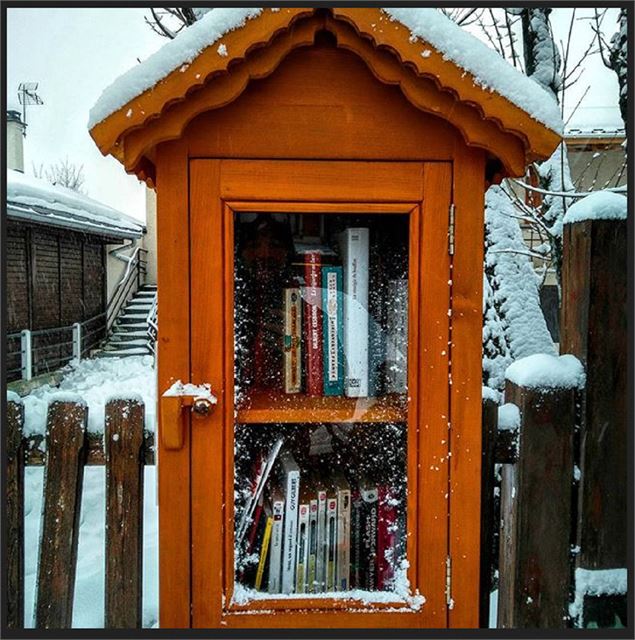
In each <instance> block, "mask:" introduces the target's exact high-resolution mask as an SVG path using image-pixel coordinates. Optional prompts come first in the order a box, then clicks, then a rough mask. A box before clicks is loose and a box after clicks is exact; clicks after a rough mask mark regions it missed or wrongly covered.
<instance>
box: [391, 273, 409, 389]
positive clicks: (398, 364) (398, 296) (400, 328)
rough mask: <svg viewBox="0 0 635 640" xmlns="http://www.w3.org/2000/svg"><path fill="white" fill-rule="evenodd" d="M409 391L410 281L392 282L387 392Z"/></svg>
mask: <svg viewBox="0 0 635 640" xmlns="http://www.w3.org/2000/svg"><path fill="white" fill-rule="evenodd" d="M407 389H408V280H404V279H400V280H390V281H389V282H388V296H387V309H386V391H387V393H406V391H407Z"/></svg>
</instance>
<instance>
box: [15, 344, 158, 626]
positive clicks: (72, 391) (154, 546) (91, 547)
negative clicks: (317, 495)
mask: <svg viewBox="0 0 635 640" xmlns="http://www.w3.org/2000/svg"><path fill="white" fill-rule="evenodd" d="M152 362H153V359H152V356H135V357H128V358H98V359H94V360H83V361H82V362H81V363H76V364H75V365H72V366H70V367H68V368H67V372H66V375H65V376H64V378H63V380H62V382H61V384H60V386H59V387H51V386H49V385H46V386H43V387H40V388H39V389H36V390H35V391H33V392H32V393H31V394H29V395H28V396H25V397H24V398H22V402H23V404H24V407H25V430H26V432H27V433H28V434H43V433H44V432H45V430H46V412H47V408H48V403H49V402H50V401H51V400H55V399H57V400H59V399H62V398H71V399H73V398H79V399H82V400H83V401H84V402H85V403H86V404H87V405H88V428H89V431H92V432H96V433H103V429H104V407H105V404H106V402H107V401H108V400H109V399H110V398H134V397H141V399H142V400H143V401H144V403H145V407H146V417H145V426H146V429H148V430H150V431H154V430H155V387H154V385H155V372H154V369H153V367H152ZM11 399H14V400H15V399H16V397H15V394H11ZM43 478H44V467H27V468H26V472H25V486H24V519H25V532H24V551H25V558H24V560H25V580H24V587H25V607H24V624H25V626H26V627H33V624H34V620H33V611H34V602H35V585H36V580H37V560H38V559H37V554H38V549H39V540H40V523H41V513H42V506H43V503H42V489H43V487H42V484H43ZM105 511H106V499H105V468H104V467H103V466H87V467H86V468H85V470H84V488H83V498H82V509H81V514H80V529H79V547H78V552H77V577H76V582H75V600H74V610H73V627H81V628H91V627H97V628H99V627H103V626H104V574H105V564H104V547H105ZM143 539H144V540H143V626H144V627H153V626H157V621H158V512H157V503H156V467H154V466H148V467H146V468H145V475H144V522H143Z"/></svg>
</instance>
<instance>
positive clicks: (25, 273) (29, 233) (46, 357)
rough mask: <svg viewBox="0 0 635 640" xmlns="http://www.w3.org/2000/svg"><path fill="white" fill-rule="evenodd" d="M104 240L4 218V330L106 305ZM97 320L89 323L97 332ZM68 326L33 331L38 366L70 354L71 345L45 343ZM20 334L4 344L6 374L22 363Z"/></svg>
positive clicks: (75, 318) (55, 323)
mask: <svg viewBox="0 0 635 640" xmlns="http://www.w3.org/2000/svg"><path fill="white" fill-rule="evenodd" d="M105 255H106V254H105V245H104V244H103V242H102V241H100V240H97V239H96V238H95V237H94V236H89V235H85V234H81V233H76V232H73V231H69V230H66V229H53V228H50V227H45V226H40V225H28V224H24V223H19V222H14V221H9V222H8V224H7V255H6V260H7V310H8V318H7V332H8V333H9V334H13V333H16V332H20V331H22V330H23V329H31V330H32V331H38V330H41V329H51V328H55V327H65V326H70V325H72V324H73V323H75V322H82V321H84V320H88V319H89V318H92V317H94V316H96V315H98V314H100V313H102V312H103V311H105V309H106V270H105ZM99 326H100V323H93V325H91V327H90V329H91V330H95V329H96V330H95V333H94V334H93V335H92V336H90V338H91V342H92V340H95V339H99V337H100V331H101V330H100V329H99ZM70 339H71V332H70V330H67V331H65V332H62V333H57V334H56V335H54V336H52V335H51V336H46V335H34V337H33V346H34V347H38V350H37V352H36V353H35V354H34V364H35V365H36V370H39V369H42V371H45V370H46V369H47V368H48V365H50V366H51V368H56V367H55V366H54V364H53V363H54V361H55V358H62V357H64V356H65V355H67V354H68V352H69V349H70V346H69V345H65V346H64V347H61V348H60V347H55V348H53V347H51V348H49V349H47V348H45V346H46V345H47V344H54V343H55V344H58V343H59V342H63V341H69V340H70ZM16 351H19V338H11V339H10V340H9V345H8V355H9V357H8V363H7V370H8V373H9V379H10V380H11V379H15V378H18V377H19V375H18V374H17V373H16V372H13V373H12V370H14V369H15V368H16V367H19V364H20V355H19V353H15V352H16Z"/></svg>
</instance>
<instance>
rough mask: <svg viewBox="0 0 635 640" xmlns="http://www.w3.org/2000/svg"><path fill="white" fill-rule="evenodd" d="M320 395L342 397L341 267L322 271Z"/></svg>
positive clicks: (326, 267)
mask: <svg viewBox="0 0 635 640" xmlns="http://www.w3.org/2000/svg"><path fill="white" fill-rule="evenodd" d="M322 313H323V323H322V324H323V330H324V340H323V342H324V358H323V367H324V395H325V396H341V395H343V393H344V349H343V345H342V342H343V317H344V309H343V301H342V267H332V266H324V267H322Z"/></svg>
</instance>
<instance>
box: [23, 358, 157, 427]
mask: <svg viewBox="0 0 635 640" xmlns="http://www.w3.org/2000/svg"><path fill="white" fill-rule="evenodd" d="M152 361H153V358H152V356H131V357H127V358H94V359H91V360H82V361H81V362H80V363H75V364H71V365H70V366H69V367H68V368H67V370H66V371H67V372H66V375H65V376H64V378H63V379H62V381H61V383H60V385H59V387H53V386H51V385H44V386H42V387H39V388H38V389H35V390H34V391H32V392H31V393H30V394H29V395H28V396H25V397H24V398H22V402H23V403H24V412H25V418H24V434H25V435H27V436H29V435H36V434H44V433H45V432H46V413H47V410H48V405H49V402H51V401H52V400H63V399H66V398H67V397H68V395H67V394H68V393H72V394H75V395H76V396H79V397H80V398H82V399H83V400H84V402H85V403H86V404H87V405H88V431H90V432H92V433H103V432H104V409H105V406H106V403H107V402H108V400H110V399H112V398H131V399H133V398H137V397H140V398H141V399H142V400H143V402H144V404H145V424H146V429H147V430H149V431H154V425H155V415H156V410H155V405H156V391H155V372H154V369H153V368H152Z"/></svg>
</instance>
